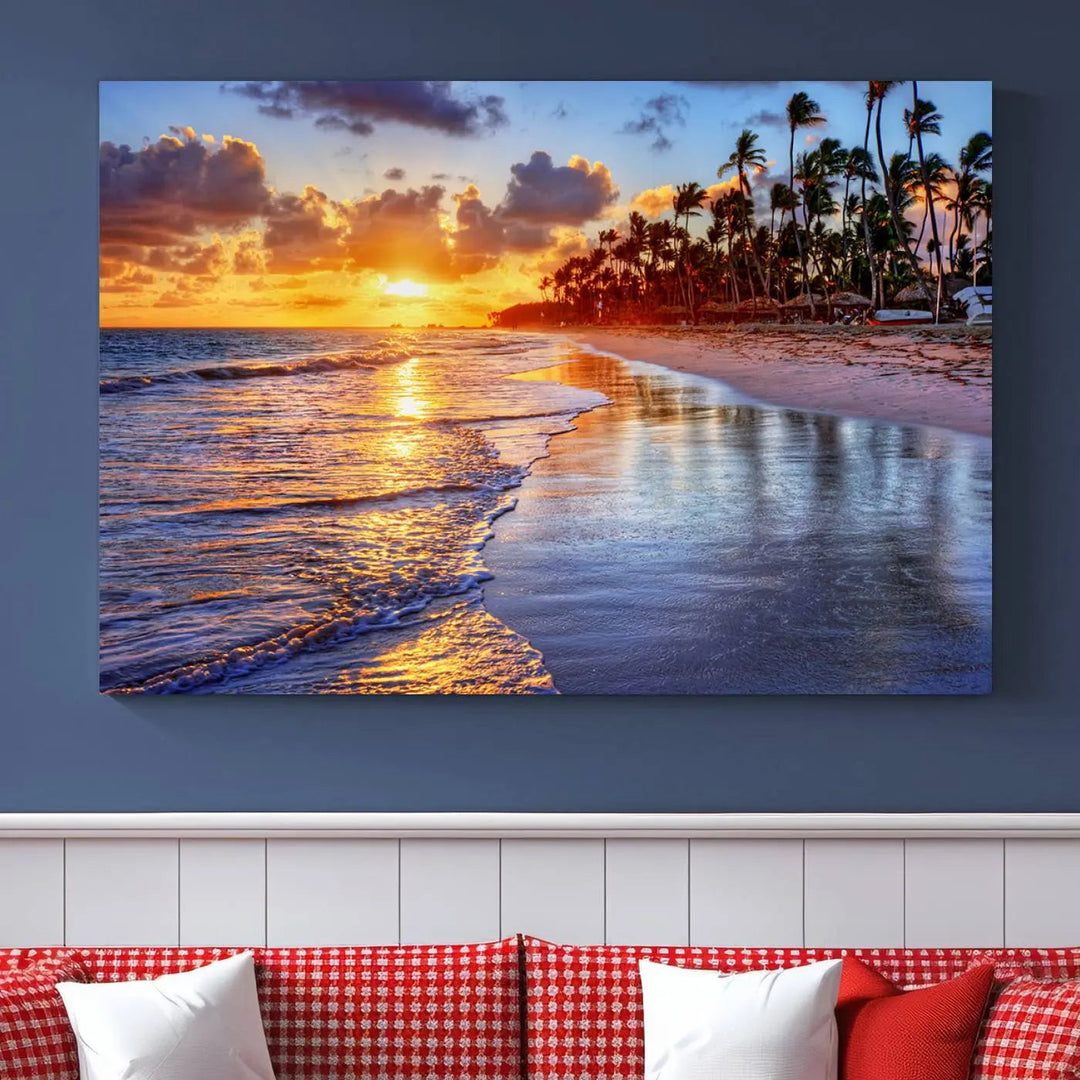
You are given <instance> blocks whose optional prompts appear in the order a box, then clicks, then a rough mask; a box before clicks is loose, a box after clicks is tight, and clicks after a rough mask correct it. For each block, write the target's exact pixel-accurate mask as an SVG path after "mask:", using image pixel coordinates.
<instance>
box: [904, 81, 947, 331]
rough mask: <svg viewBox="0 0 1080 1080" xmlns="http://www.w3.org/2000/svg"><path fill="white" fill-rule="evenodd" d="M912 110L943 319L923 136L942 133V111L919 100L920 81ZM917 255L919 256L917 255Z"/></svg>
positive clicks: (937, 314) (937, 310) (937, 311)
mask: <svg viewBox="0 0 1080 1080" xmlns="http://www.w3.org/2000/svg"><path fill="white" fill-rule="evenodd" d="M911 95H912V112H911V119H910V121H909V124H908V130H909V131H912V132H914V134H915V146H916V147H917V148H918V151H919V172H920V173H921V174H922V186H923V194H924V196H925V197H926V205H927V208H928V209H929V211H930V232H931V234H932V235H933V238H934V258H935V261H936V262H937V292H936V295H935V297H934V322H935V323H937V322H940V321H941V290H942V289H943V288H944V286H945V272H944V270H943V269H942V266H941V240H940V239H939V237H938V227H937V212H936V211H935V210H934V187H933V184H932V183H931V180H930V170H929V169H928V168H927V165H926V155H925V154H924V153H923V136H924V135H940V134H941V113H939V112H938V111H937V110H936V109H935V108H934V103H933V102H932V101H920V100H919V82H918V80H917V79H912V81H911ZM916 250H917V249H916ZM916 257H917V256H916Z"/></svg>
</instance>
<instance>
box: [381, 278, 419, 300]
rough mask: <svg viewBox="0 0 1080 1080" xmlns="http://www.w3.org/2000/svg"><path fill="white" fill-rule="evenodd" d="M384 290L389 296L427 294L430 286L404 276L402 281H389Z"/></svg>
mask: <svg viewBox="0 0 1080 1080" xmlns="http://www.w3.org/2000/svg"><path fill="white" fill-rule="evenodd" d="M383 292H384V293H385V294H386V295H387V296H427V292H428V287H427V286H426V285H420V284H419V283H418V282H415V281H410V280H409V279H408V278H403V279H402V280H401V281H391V282H388V283H387V284H386V285H384V286H383Z"/></svg>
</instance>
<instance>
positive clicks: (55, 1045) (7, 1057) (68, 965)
mask: <svg viewBox="0 0 1080 1080" xmlns="http://www.w3.org/2000/svg"><path fill="white" fill-rule="evenodd" d="M89 981H90V977H89V975H88V973H87V971H86V968H85V967H84V966H83V964H82V961H81V960H79V958H78V957H76V956H58V957H56V958H53V959H48V960H39V961H38V962H37V963H34V964H31V965H30V966H28V967H24V968H20V969H17V970H6V971H0V1076H3V1077H4V1080H45V1078H48V1080H79V1050H78V1046H77V1045H76V1043H75V1033H74V1032H73V1031H72V1030H71V1024H70V1022H69V1021H68V1016H67V1011H66V1010H65V1008H64V1003H63V1001H61V999H60V995H59V994H58V993H57V991H56V984H57V983H58V982H89Z"/></svg>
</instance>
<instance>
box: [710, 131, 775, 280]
mask: <svg viewBox="0 0 1080 1080" xmlns="http://www.w3.org/2000/svg"><path fill="white" fill-rule="evenodd" d="M757 141H758V137H757V134H756V133H755V132H753V131H751V130H750V129H749V128H743V129H742V133H741V134H740V135H739V137H738V138H737V139H736V140H735V149H734V150H733V151H732V152H731V155H730V157H729V158H728V159H727V161H725V162H724V164H723V165H721V166H720V168H719V169H717V170H716V177H717V179H718V180H719V179H723V176H724V173H726V172H727V171H728V170H729V169H734V170H735V175H736V176H737V177H738V180H739V191H740V192H741V193H742V195H743V197H744V198H745V199H746V201H747V203H748V207H747V210H748V212H747V213H746V214H744V215H743V237H744V239H745V241H746V246H747V249H748V250H749V252H750V255H751V257H752V258H753V260H754V269H755V270H756V271H757V276H758V281H759V282H760V283H761V289H762V292H767V291H768V286H767V285H766V284H765V275H764V274H762V272H761V263H760V262H759V261H758V257H757V252H756V250H755V249H754V245H753V243H751V240H750V218H751V213H750V211H752V209H753V205H754V202H753V195H752V194H751V191H750V180H749V178H748V177H747V166H749V167H750V168H752V169H753V170H754V172H755V173H757V174H759V175H760V174H761V173H763V172H764V171H765V168H766V159H765V151H764V150H763V149H762V148H761V147H760V146H758V145H757ZM746 276H747V279H748V280H749V278H750V272H749V267H748V268H747V274H746ZM750 295H751V296H755V294H754V283H753V281H751V282H750ZM755 299H756V296H755Z"/></svg>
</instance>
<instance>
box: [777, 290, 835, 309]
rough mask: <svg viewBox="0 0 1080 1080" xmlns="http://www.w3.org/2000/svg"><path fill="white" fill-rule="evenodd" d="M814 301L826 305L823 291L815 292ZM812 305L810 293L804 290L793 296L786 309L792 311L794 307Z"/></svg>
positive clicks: (785, 306)
mask: <svg viewBox="0 0 1080 1080" xmlns="http://www.w3.org/2000/svg"><path fill="white" fill-rule="evenodd" d="M814 303H815V304H820V305H821V306H822V307H824V306H825V297H824V296H822V295H821V293H814ZM809 306H810V293H806V292H802V293H799V295H798V296H795V297H792V298H791V299H790V300H789V301H788V302H787V303H786V304H785V305H784V310H785V311H791V310H792V309H793V308H808V307H809Z"/></svg>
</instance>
